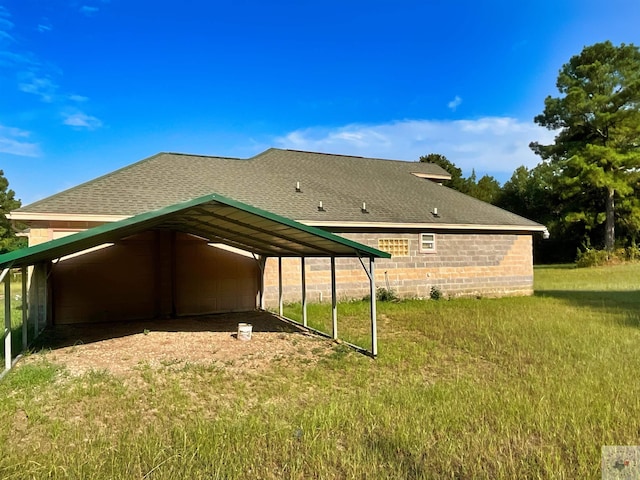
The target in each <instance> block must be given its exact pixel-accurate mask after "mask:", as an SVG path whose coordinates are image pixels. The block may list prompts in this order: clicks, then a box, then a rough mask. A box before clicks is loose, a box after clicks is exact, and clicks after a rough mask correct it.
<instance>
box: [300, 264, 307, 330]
mask: <svg viewBox="0 0 640 480" xmlns="http://www.w3.org/2000/svg"><path fill="white" fill-rule="evenodd" d="M300 271H301V272H302V325H304V326H305V327H306V326H307V273H306V268H305V262H304V257H302V258H301V259H300Z"/></svg>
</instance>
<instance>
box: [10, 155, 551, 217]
mask: <svg viewBox="0 0 640 480" xmlns="http://www.w3.org/2000/svg"><path fill="white" fill-rule="evenodd" d="M413 173H420V174H423V175H426V176H436V177H438V176H442V175H447V172H446V171H444V170H443V169H442V168H440V167H439V166H437V165H433V164H427V163H419V162H403V161H395V160H381V159H374V158H363V157H352V156H345V155H329V154H323V153H313V152H300V151H293V150H280V149H275V148H272V149H269V150H267V151H265V152H263V153H261V154H259V155H257V156H255V157H253V158H250V159H235V158H223V157H208V156H198V155H186V154H178V153H159V154H157V155H154V156H152V157H149V158H147V159H145V160H142V161H140V162H137V163H134V164H132V165H129V166H127V167H125V168H123V169H120V170H116V171H114V172H112V173H109V174H107V175H105V176H103V177H99V178H97V179H94V180H92V181H90V182H87V183H84V184H82V185H79V186H77V187H74V188H71V189H69V190H66V191H63V192H61V193H58V194H56V195H53V196H51V197H48V198H45V199H43V200H40V201H38V202H35V203H32V204H30V205H27V206H25V207H23V208H21V209H19V210H17V211H16V213H17V212H25V213H26V212H29V213H43V214H69V215H81V214H94V215H123V216H128V215H135V214H139V213H143V212H147V211H150V210H155V209H158V208H163V207H166V206H168V205H173V204H175V203H178V202H184V201H187V200H191V199H193V198H197V197H200V196H202V195H207V194H211V193H217V194H220V195H224V196H226V197H229V198H232V199H235V200H237V201H240V202H244V203H246V204H249V205H252V206H254V207H257V208H261V209H264V210H267V211H270V212H273V213H275V214H278V215H282V216H284V217H288V218H291V219H295V220H299V221H302V222H303V223H304V222H362V223H378V222H384V223H431V224H447V225H452V224H464V225H496V226H509V227H513V226H522V227H527V228H533V229H538V227H541V225H539V224H537V223H535V222H532V221H531V220H528V219H525V218H523V217H520V216H518V215H515V214H513V213H510V212H507V211H505V210H503V209H500V208H498V207H495V206H493V205H490V204H487V203H485V202H481V201H479V200H477V199H475V198H472V197H469V196H467V195H464V194H462V193H460V192H457V191H455V190H452V189H450V188H447V187H445V186H442V185H439V184H438V183H435V182H432V181H430V180H427V179H425V178H419V177H418V176H416V175H413ZM297 182H299V184H300V190H301V191H300V192H297V191H296V184H297ZM320 201H322V203H323V207H324V211H319V209H318V205H319V202H320ZM363 202H365V203H366V210H367V212H366V213H363V211H362V204H363ZM434 207H435V208H437V210H438V216H434V215H433V214H432V212H433V209H434Z"/></svg>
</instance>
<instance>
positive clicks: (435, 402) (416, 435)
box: [0, 265, 640, 479]
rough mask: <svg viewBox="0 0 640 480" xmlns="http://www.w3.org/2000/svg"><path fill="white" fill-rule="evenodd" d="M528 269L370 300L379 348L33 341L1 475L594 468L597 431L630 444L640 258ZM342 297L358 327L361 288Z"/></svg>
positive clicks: (387, 473) (441, 474)
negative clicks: (270, 349)
mask: <svg viewBox="0 0 640 480" xmlns="http://www.w3.org/2000/svg"><path fill="white" fill-rule="evenodd" d="M535 275H536V277H535V289H536V294H535V295H534V296H532V297H522V298H505V299H457V300H440V301H417V300H416V301H405V302H400V303H382V304H379V310H378V311H379V357H378V359H377V360H372V359H370V358H368V357H366V356H364V355H361V354H358V353H355V352H352V351H351V350H350V349H349V348H347V347H345V346H344V345H335V346H334V347H333V348H332V349H330V350H328V351H327V350H326V349H325V350H323V351H322V353H320V350H319V351H318V355H317V358H316V359H315V360H314V361H310V360H309V356H308V353H309V352H306V353H307V355H305V356H304V357H301V358H302V359H303V360H304V361H298V360H299V359H298V358H297V357H295V356H293V357H291V358H281V357H277V358H273V359H271V360H270V361H269V364H268V365H266V366H265V368H262V369H259V370H255V371H253V370H247V371H244V372H242V371H241V372H238V370H237V369H234V370H227V369H225V368H224V365H222V366H221V365H219V364H210V365H200V364H199V365H196V364H189V363H179V362H178V363H175V364H174V363H170V362H167V363H164V364H162V365H160V366H151V365H150V364H147V363H141V364H140V365H139V367H138V368H137V369H136V371H135V374H134V375H129V376H127V377H124V378H123V377H119V376H116V375H112V374H108V373H106V372H105V371H90V372H88V373H85V374H83V375H81V376H73V375H71V374H70V373H69V372H67V371H65V370H64V368H62V367H61V366H60V365H56V364H53V363H50V362H49V361H47V360H46V355H41V354H38V353H34V354H33V355H32V357H36V358H31V359H30V360H31V361H29V362H28V363H27V362H23V363H19V364H18V366H17V367H16V368H15V369H14V370H12V371H11V372H10V373H9V374H8V375H7V376H6V377H5V379H4V380H3V381H2V382H1V383H0V398H2V399H3V400H2V402H0V421H2V425H3V428H2V429H0V444H1V445H2V449H1V452H2V455H1V456H0V478H5V479H13V478H15V479H22V478H37V479H40V478H65V479H67V478H77V479H91V478H96V479H98V478H100V479H102V478H112V479H117V478H123V479H125V478H126V479H130V478H138V479H143V478H145V479H177V478H224V479H234V478H238V479H240V478H260V479H282V478H287V479H308V478H317V479H320V478H327V479H333V478H338V479H340V478H344V479H351V478H354V479H366V478H370V479H384V478H398V479H421V478H425V479H432V478H434V479H438V478H451V479H454V478H456V479H461V478H469V479H471V478H491V479H496V478H498V479H500V478H503V479H514V478H566V479H576V478H581V479H582V478H600V451H601V447H602V446H603V445H637V444H640V382H638V381H637V377H636V374H637V372H638V371H640V265H620V266H616V267H609V268H594V269H574V268H572V267H569V266H559V267H540V268H537V269H536V272H535ZM338 312H339V324H340V328H341V336H344V337H345V338H346V339H347V340H349V341H352V342H354V343H359V344H364V345H366V344H367V342H368V305H367V304H366V303H363V302H353V303H345V304H340V305H339V307H338ZM286 314H288V315H290V316H292V317H294V316H296V315H299V306H296V305H292V306H288V307H287V312H286ZM328 318H329V307H328V306H327V305H318V306H316V305H314V306H311V307H310V322H311V323H312V325H314V326H316V327H323V328H326V319H328ZM40 357H42V358H40Z"/></svg>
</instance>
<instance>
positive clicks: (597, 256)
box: [576, 247, 612, 268]
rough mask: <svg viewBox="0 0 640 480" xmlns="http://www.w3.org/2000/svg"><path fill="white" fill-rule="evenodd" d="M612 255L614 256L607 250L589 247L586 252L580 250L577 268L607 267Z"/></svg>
mask: <svg viewBox="0 0 640 480" xmlns="http://www.w3.org/2000/svg"><path fill="white" fill-rule="evenodd" d="M611 255H612V254H611V253H610V252H608V251H606V250H597V249H595V248H590V247H587V248H585V249H584V250H578V255H577V257H576V266H578V267H580V268H584V267H597V266H600V265H606V264H607V263H609V261H610V257H611Z"/></svg>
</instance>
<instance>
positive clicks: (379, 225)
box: [297, 220, 547, 232]
mask: <svg viewBox="0 0 640 480" xmlns="http://www.w3.org/2000/svg"><path fill="white" fill-rule="evenodd" d="M297 221H298V222H300V223H303V224H305V225H309V226H311V227H319V228H340V227H344V228H374V229H379V230H385V229H389V230H395V229H410V230H428V229H432V230H483V231H484V230H487V231H519V232H522V231H524V232H545V231H546V230H547V227H545V226H544V225H541V224H535V225H500V224H475V223H436V222H424V223H400V222H398V223H395V222H342V221H317V220H297Z"/></svg>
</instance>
